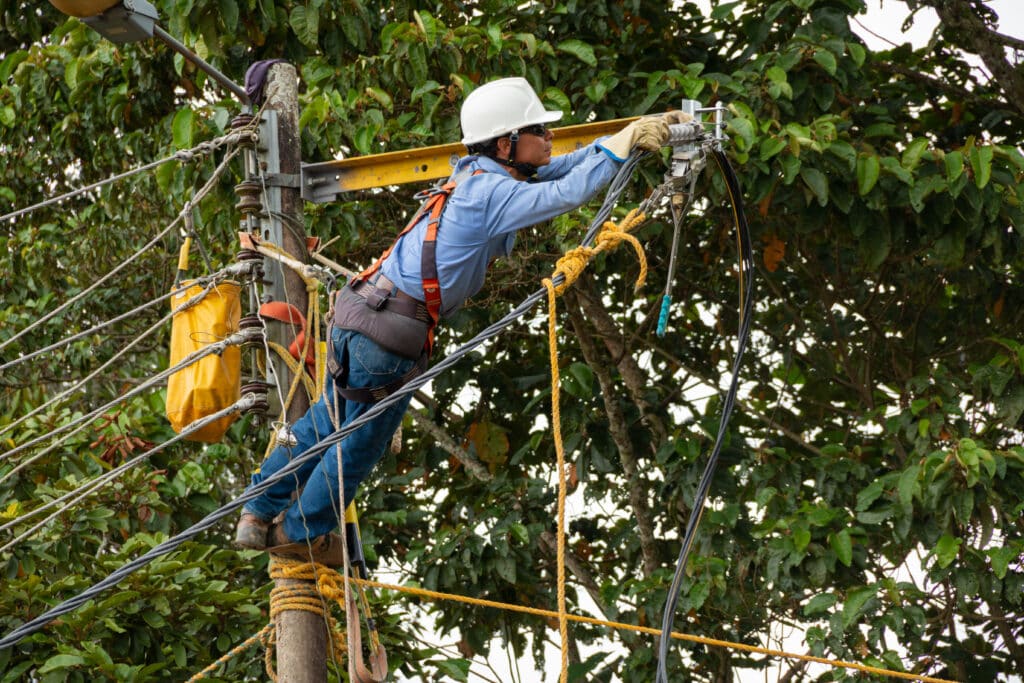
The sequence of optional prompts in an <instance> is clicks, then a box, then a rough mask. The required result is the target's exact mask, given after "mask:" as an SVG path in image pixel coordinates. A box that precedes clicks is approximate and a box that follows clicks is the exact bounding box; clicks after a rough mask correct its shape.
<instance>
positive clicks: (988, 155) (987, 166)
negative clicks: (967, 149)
mask: <svg viewBox="0 0 1024 683" xmlns="http://www.w3.org/2000/svg"><path fill="white" fill-rule="evenodd" d="M970 157H971V170H972V171H974V184H975V185H977V186H978V189H979V190H980V189H982V188H984V187H985V186H986V185H988V181H989V180H991V178H992V147H990V146H989V145H975V146H974V147H972V148H971V155H970Z"/></svg>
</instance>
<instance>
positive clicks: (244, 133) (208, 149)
mask: <svg viewBox="0 0 1024 683" xmlns="http://www.w3.org/2000/svg"><path fill="white" fill-rule="evenodd" d="M249 136H251V131H249V130H247V129H244V128H243V129H240V130H239V131H234V132H231V133H228V134H227V135H222V136H221V137H218V138H214V139H213V140H208V141H206V142H202V143H200V144H198V145H196V146H195V147H193V148H192V149H183V150H179V151H177V152H175V153H174V154H172V155H170V156H167V157H164V158H163V159H159V160H157V161H151V162H149V163H148V164H144V165H142V166H139V167H138V168H134V169H131V170H128V171H125V172H124V173H118V174H117V175H113V176H110V177H109V178H106V179H104V180H101V181H99V182H96V183H93V184H92V185H86V186H85V187H80V188H78V189H77V190H72V191H70V192H67V193H65V194H62V195H60V196H57V197H51V198H50V199H46V200H44V201H41V202H39V203H38V204H33V205H32V206H27V207H25V208H23V209H18V210H17V211H12V212H11V213H7V214H4V215H3V216H0V223H3V222H4V221H8V220H14V219H15V218H20V217H21V216H24V215H25V214H27V213H31V212H32V211H35V210H37V209H42V208H45V207H47V206H51V205H53V204H59V203H60V202H63V201H64V200H66V199H72V198H74V197H77V196H78V195H80V194H85V193H86V192H91V191H92V190H98V189H99V188H101V187H105V186H107V185H110V184H112V183H116V182H117V181H119V180H124V179H126V178H131V177H132V176H135V175H138V174H140V173H145V172H146V171H149V170H152V169H154V168H156V167H157V166H161V165H163V164H166V163H167V162H169V161H180V162H182V163H185V162H190V161H192V160H193V159H195V158H196V157H197V156H205V155H206V154H209V153H212V152H214V151H216V150H217V149H218V148H220V147H223V146H225V145H230V144H236V143H238V142H240V141H241V140H243V139H244V138H246V137H249Z"/></svg>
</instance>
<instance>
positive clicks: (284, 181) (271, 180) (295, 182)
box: [263, 173, 302, 190]
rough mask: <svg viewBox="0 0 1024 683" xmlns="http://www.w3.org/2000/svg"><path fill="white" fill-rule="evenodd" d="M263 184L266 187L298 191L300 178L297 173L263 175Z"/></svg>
mask: <svg viewBox="0 0 1024 683" xmlns="http://www.w3.org/2000/svg"><path fill="white" fill-rule="evenodd" d="M263 183H264V184H265V185H267V186H268V187H289V188H291V189H293V190H298V189H299V188H300V187H302V176H301V175H300V174H298V173H264V174H263Z"/></svg>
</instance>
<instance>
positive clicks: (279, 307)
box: [260, 301, 316, 368]
mask: <svg viewBox="0 0 1024 683" xmlns="http://www.w3.org/2000/svg"><path fill="white" fill-rule="evenodd" d="M260 316H262V317H264V318H270V319H271V320H279V321H281V322H283V323H288V324H289V325H298V326H299V331H298V333H296V335H295V339H293V340H292V343H291V344H290V345H289V346H288V352H289V353H290V354H292V358H295V359H298V358H299V354H300V353H301V352H302V346H303V344H305V342H306V316H304V315H302V313H301V312H300V311H299V309H297V308H295V306H292V305H291V304H289V303H285V302H284V301H271V302H269V303H265V304H262V305H261V306H260ZM306 365H307V366H308V367H310V368H314V367H316V349H314V348H312V345H311V347H310V348H308V349H306Z"/></svg>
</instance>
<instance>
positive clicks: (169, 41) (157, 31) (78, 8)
mask: <svg viewBox="0 0 1024 683" xmlns="http://www.w3.org/2000/svg"><path fill="white" fill-rule="evenodd" d="M50 4H51V5H53V6H54V7H56V8H57V9H58V10H60V11H61V12H63V13H64V14H67V15H69V16H72V17H77V18H79V19H81V20H82V21H83V22H85V24H87V25H88V26H89V27H90V28H92V29H93V30H95V31H96V32H97V33H99V34H100V35H101V36H103V37H104V38H106V39H107V40H109V41H111V42H112V43H117V44H118V45H123V44H125V43H133V42H137V41H140V40H145V39H147V38H152V37H156V38H158V39H159V40H160V41H162V42H163V43H165V44H166V45H167V46H168V47H170V48H171V49H172V50H174V51H175V52H177V53H178V54H180V55H181V56H182V57H184V58H185V59H187V60H188V61H190V62H192V63H193V64H195V65H196V66H197V67H199V68H200V69H201V70H203V71H205V72H206V73H207V74H208V75H209V76H210V77H211V78H213V80H214V81H216V82H217V83H219V84H220V85H221V86H222V87H224V88H225V89H226V90H228V91H229V92H231V93H232V94H233V95H234V96H235V97H237V98H238V99H239V100H241V102H242V103H243V104H249V95H248V94H247V93H246V92H245V88H243V87H242V86H240V85H238V84H237V83H235V82H234V81H232V80H231V79H230V78H228V77H227V76H225V75H224V74H222V73H221V72H220V71H217V69H215V68H213V66H212V65H210V64H209V63H208V62H206V61H205V60H204V59H203V58H202V57H200V56H199V55H197V54H196V53H194V52H192V51H191V50H189V49H188V47H186V46H185V45H183V44H182V43H179V42H178V41H177V40H175V39H174V37H173V36H171V35H170V34H168V33H167V32H166V31H164V30H163V29H162V28H160V27H159V26H158V25H157V23H156V20H157V19H158V18H159V15H158V14H157V11H156V8H155V7H154V6H153V5H151V4H150V3H148V2H146V0H50Z"/></svg>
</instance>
